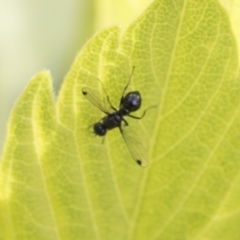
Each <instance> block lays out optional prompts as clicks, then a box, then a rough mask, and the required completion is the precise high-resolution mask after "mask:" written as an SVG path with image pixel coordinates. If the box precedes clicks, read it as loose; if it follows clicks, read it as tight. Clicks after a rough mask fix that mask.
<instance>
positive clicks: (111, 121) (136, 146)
mask: <svg viewBox="0 0 240 240" xmlns="http://www.w3.org/2000/svg"><path fill="white" fill-rule="evenodd" d="M134 69H135V67H133V68H132V73H131V75H130V78H129V80H128V82H127V85H126V86H125V87H124V89H123V93H122V96H121V99H120V102H119V108H118V109H116V108H115V107H114V106H113V105H112V103H111V101H110V98H109V96H108V94H107V92H106V90H105V89H104V87H103V86H102V87H103V90H104V92H105V94H106V98H107V106H106V103H104V101H103V98H102V96H101V95H100V94H99V93H98V92H97V91H95V90H93V89H91V88H88V87H84V88H83V89H82V94H83V95H84V96H85V97H86V98H87V99H88V100H89V101H90V102H91V103H92V104H93V105H95V106H96V107H97V108H98V109H100V110H101V111H102V112H104V113H105V114H106V116H105V117H103V118H102V119H100V121H98V122H97V123H95V124H93V133H95V134H96V135H98V136H102V137H103V136H105V135H106V134H107V131H108V130H111V129H114V128H116V127H117V128H118V129H119V130H120V133H121V135H122V137H123V139H124V141H125V143H126V145H127V147H128V150H129V152H130V153H131V155H132V158H133V159H134V160H135V162H136V163H137V164H138V165H140V166H142V167H145V166H147V164H148V161H147V155H146V151H145V150H144V146H143V144H142V143H141V141H140V140H139V138H138V136H137V134H136V133H135V132H133V131H132V130H131V129H130V128H129V127H128V126H129V124H128V122H127V120H126V119H125V117H126V116H127V117H131V118H134V119H137V120H139V119H142V118H143V117H144V116H145V114H146V112H147V111H148V110H149V109H150V108H154V107H156V106H151V107H149V108H147V109H145V110H144V111H143V114H142V116H140V117H137V116H134V115H132V114H131V113H132V112H135V111H137V110H138V109H139V108H140V107H141V104H142V98H141V94H140V92H139V91H132V92H128V93H127V94H126V95H125V93H126V90H127V88H128V86H129V84H130V82H131V79H132V76H133V73H134Z"/></svg>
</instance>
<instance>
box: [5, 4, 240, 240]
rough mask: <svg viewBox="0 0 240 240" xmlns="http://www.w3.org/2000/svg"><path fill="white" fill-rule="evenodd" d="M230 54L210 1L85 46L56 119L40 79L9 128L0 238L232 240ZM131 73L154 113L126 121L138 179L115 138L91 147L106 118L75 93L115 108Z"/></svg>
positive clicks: (234, 107) (167, 8)
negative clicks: (140, 159) (94, 93)
mask: <svg viewBox="0 0 240 240" xmlns="http://www.w3.org/2000/svg"><path fill="white" fill-rule="evenodd" d="M236 49H237V48H236V43H235V40H234V38H233V36H232V32H231V28H230V26H229V23H228V18H227V16H226V14H225V12H224V11H223V10H222V8H221V7H220V6H219V5H218V4H217V2H216V1H213V0H211V1H207V2H204V1H196V0H191V1H168V0H156V1H154V3H153V4H152V5H151V6H150V7H149V9H148V10H147V11H146V12H145V13H144V14H143V15H142V16H141V17H140V18H139V19H137V20H136V21H135V22H134V23H133V24H132V25H131V26H130V27H129V28H128V29H127V31H126V32H124V33H122V32H120V31H119V29H118V28H110V29H107V30H105V31H103V32H101V33H99V34H98V35H97V36H95V37H94V38H93V39H92V40H91V41H90V42H89V43H88V44H87V45H86V46H85V48H84V49H83V51H82V52H81V54H80V55H79V56H78V57H77V58H76V60H75V62H74V64H73V66H72V68H71V70H70V72H69V74H68V75H67V76H66V79H65V81H64V84H63V86H62V88H61V91H60V94H59V97H58V100H57V105H56V113H55V110H54V109H55V108H54V103H53V98H52V89H51V86H50V80H49V75H48V73H45V72H43V73H40V74H38V75H36V77H35V78H34V79H33V80H32V81H31V82H30V84H29V86H28V88H27V89H26V90H25V92H24V93H23V95H22V96H21V98H20V100H19V101H18V103H17V105H16V107H15V109H14V110H13V113H12V117H11V123H10V126H9V134H8V140H7V144H6V146H5V151H4V155H3V161H2V164H1V173H0V176H1V181H0V183H1V185H0V188H1V191H0V192H1V193H2V194H1V196H0V200H1V205H0V207H1V209H0V210H1V217H0V221H1V222H0V227H1V231H0V234H1V235H0V236H1V238H3V239H76V238H81V239H104V240H105V239H138V240H139V239H161V240H162V239H164V240H170V239H179V240H183V239H227V240H228V239H231V240H232V239H233V240H234V239H238V238H239V234H240V232H239V227H238V226H239V224H240V217H239V203H238V202H239V201H238V199H239V190H240V189H239V187H238V186H239V168H240V161H239V141H240V138H239V136H240V135H239V127H240V126H239V122H240V121H239V117H240V116H239V93H240V87H239V86H240V85H239V69H238V61H237V59H238V56H237V50H236ZM133 66H135V67H136V69H135V72H134V76H133V79H132V80H133V81H132V84H131V86H130V89H136V90H139V91H140V92H141V94H142V98H143V106H142V109H144V108H146V107H148V106H151V105H156V104H157V105H158V108H157V109H154V110H152V111H149V112H148V114H147V115H146V117H145V118H144V119H142V120H141V121H136V120H135V121H134V119H133V120H132V121H131V120H129V123H130V126H131V127H133V129H135V131H137V132H138V134H139V135H140V136H141V137H142V139H144V143H145V144H146V147H147V149H148V154H149V158H150V162H149V166H148V167H147V168H144V169H143V168H140V167H139V166H138V165H137V164H136V163H134V161H133V160H132V159H131V156H130V154H129V153H128V151H127V148H126V146H125V145H124V142H123V140H122V138H121V136H120V134H119V132H118V131H117V130H113V131H110V132H109V133H108V136H107V137H106V139H105V143H104V144H101V139H98V138H95V137H94V136H92V135H91V130H89V129H88V126H89V125H91V124H93V123H95V122H96V121H99V119H100V118H101V116H102V114H101V112H100V111H99V110H98V109H96V108H95V107H94V106H93V105H91V104H90V103H89V102H88V101H87V100H86V99H85V98H84V97H83V96H82V93H81V89H82V87H84V86H87V87H91V88H95V89H98V90H99V91H100V92H101V91H102V89H101V84H100V83H99V81H98V80H97V79H100V80H101V81H102V82H103V85H104V87H105V88H106V90H107V92H108V94H109V96H110V98H111V101H112V102H113V104H114V105H116V106H117V105H118V102H119V98H120V96H121V92H122V89H123V88H124V86H125V85H126V82H127V81H128V78H129V76H130V74H131V70H132V67H133ZM130 89H129V90H130ZM139 112H140V111H139ZM139 114H140V113H139Z"/></svg>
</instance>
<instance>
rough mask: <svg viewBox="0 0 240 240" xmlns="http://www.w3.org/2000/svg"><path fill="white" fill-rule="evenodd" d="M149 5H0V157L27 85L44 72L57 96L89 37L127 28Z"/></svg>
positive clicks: (114, 1)
mask: <svg viewBox="0 0 240 240" xmlns="http://www.w3.org/2000/svg"><path fill="white" fill-rule="evenodd" d="M151 2H152V0H141V1H139V0H64V1H57V0H51V1H47V0H42V1H35V0H33V1H27V0H9V1H8V0H0V63H1V64H0V155H1V153H2V147H3V143H4V140H5V137H6V132H7V121H8V119H9V114H10V111H11V109H12V107H13V105H14V103H15V102H16V100H17V98H18V97H19V95H20V94H21V92H22V91H23V89H24V88H25V87H26V85H27V83H28V82H29V80H30V79H31V78H32V76H33V75H34V74H36V73H37V72H39V71H41V70H43V69H48V70H49V71H50V72H51V75H52V78H53V86H54V89H55V93H56V94H57V93H58V91H59V88H60V86H61V83H62V81H63V78H64V76H65V75H66V74H67V72H68V70H69V68H70V66H71V64H72V63H73V61H74V58H75V56H76V55H77V53H78V52H79V51H80V50H81V47H82V46H83V45H84V43H85V42H86V41H87V40H89V39H90V38H91V36H92V35H93V34H94V33H95V32H97V31H100V30H101V29H103V28H106V27H110V26H113V25H120V26H122V27H123V29H124V28H125V27H127V26H128V24H129V23H131V22H132V21H133V20H134V19H136V18H137V17H138V16H139V15H140V14H141V13H142V12H143V11H144V10H145V9H146V7H147V6H148V5H149V4H150V3H151Z"/></svg>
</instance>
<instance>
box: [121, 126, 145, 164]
mask: <svg viewBox="0 0 240 240" xmlns="http://www.w3.org/2000/svg"><path fill="white" fill-rule="evenodd" d="M119 129H120V132H121V134H122V136H123V139H124V141H125V143H126V145H127V147H128V150H129V152H130V153H131V155H132V157H133V159H134V161H135V162H136V163H137V164H138V165H140V166H141V167H146V166H147V165H148V160H147V152H146V151H145V149H144V146H143V144H142V142H141V141H140V139H139V137H138V136H137V134H136V133H135V132H134V131H133V130H132V129H129V128H128V127H125V128H121V127H120V128H119Z"/></svg>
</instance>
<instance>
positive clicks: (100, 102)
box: [82, 87, 111, 114]
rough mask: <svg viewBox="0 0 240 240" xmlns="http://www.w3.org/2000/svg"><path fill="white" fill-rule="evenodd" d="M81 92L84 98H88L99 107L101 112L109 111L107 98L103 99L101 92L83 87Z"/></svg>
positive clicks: (107, 112) (106, 112)
mask: <svg viewBox="0 0 240 240" xmlns="http://www.w3.org/2000/svg"><path fill="white" fill-rule="evenodd" d="M82 94H83V95H84V97H85V98H87V99H88V101H90V102H91V103H92V104H93V105H94V106H95V107H97V108H98V109H100V110H101V111H102V112H104V113H105V114H109V111H110V109H111V106H110V104H109V103H108V101H106V100H107V99H104V98H103V97H102V96H101V94H100V93H99V92H97V91H95V90H93V89H91V88H88V87H84V88H83V89H82Z"/></svg>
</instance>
